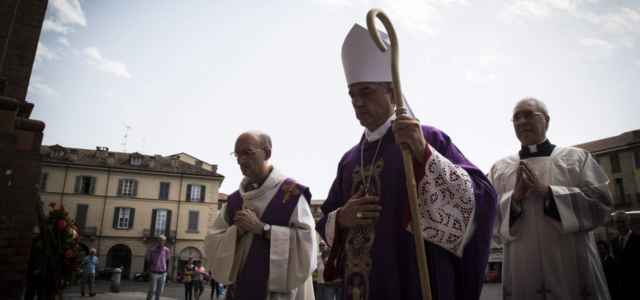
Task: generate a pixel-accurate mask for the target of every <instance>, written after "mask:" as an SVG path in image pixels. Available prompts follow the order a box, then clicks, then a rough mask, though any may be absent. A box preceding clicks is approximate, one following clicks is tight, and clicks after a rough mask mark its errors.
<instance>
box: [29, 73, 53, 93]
mask: <svg viewBox="0 0 640 300" xmlns="http://www.w3.org/2000/svg"><path fill="white" fill-rule="evenodd" d="M29 92H30V93H33V94H35V95H36V96H39V97H45V96H56V95H58V91H56V90H55V89H53V88H52V87H51V86H49V85H48V84H46V83H44V82H43V81H42V80H41V79H40V78H39V77H37V76H34V77H33V78H31V82H30V83H29Z"/></svg>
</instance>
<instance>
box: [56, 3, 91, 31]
mask: <svg viewBox="0 0 640 300" xmlns="http://www.w3.org/2000/svg"><path fill="white" fill-rule="evenodd" d="M50 3H51V4H52V5H53V8H54V12H55V14H56V16H57V19H58V20H59V21H60V22H61V23H63V24H72V25H79V26H82V27H85V26H87V19H86V18H85V16H84V11H83V10H82V6H81V5H80V1H79V0H53V1H51V2H50Z"/></svg>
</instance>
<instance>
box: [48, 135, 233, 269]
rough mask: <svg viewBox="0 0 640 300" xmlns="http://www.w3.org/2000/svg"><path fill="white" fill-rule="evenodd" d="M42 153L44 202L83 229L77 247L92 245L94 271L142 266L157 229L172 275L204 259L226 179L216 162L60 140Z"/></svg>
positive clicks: (139, 267) (89, 246) (142, 267)
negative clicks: (96, 262)
mask: <svg viewBox="0 0 640 300" xmlns="http://www.w3.org/2000/svg"><path fill="white" fill-rule="evenodd" d="M183 155H184V153H183ZM189 157H191V156H189ZM41 158H42V177H41V181H40V195H41V199H42V201H43V204H44V207H48V206H49V205H56V206H59V205H63V206H64V207H65V209H66V210H67V211H68V212H69V216H70V217H71V218H72V219H74V220H75V222H76V224H77V225H78V227H79V229H80V235H81V239H80V242H81V245H82V247H83V248H85V250H88V248H96V250H97V253H98V257H99V261H100V265H99V269H104V268H114V267H123V276H124V277H125V278H127V277H130V276H132V275H133V274H135V273H138V272H143V271H144V270H145V263H144V256H145V253H146V251H147V249H149V248H150V247H152V246H153V245H154V244H155V239H154V238H155V237H157V236H159V235H161V234H162V235H165V236H166V237H167V246H168V247H169V249H170V250H171V254H172V259H171V263H170V268H169V274H170V276H172V277H173V276H175V275H176V271H178V270H181V268H182V265H183V264H184V262H185V261H186V260H187V259H188V258H189V257H191V258H195V259H204V257H203V256H204V255H203V253H204V252H203V248H204V239H205V237H206V234H207V228H208V226H209V224H210V223H211V222H213V220H214V219H215V216H216V215H217V211H218V205H217V203H218V189H219V187H220V184H221V183H222V181H223V179H224V176H222V175H220V174H218V173H217V172H216V171H217V170H216V169H217V168H216V166H215V165H210V164H207V165H208V166H209V167H208V168H207V169H205V168H203V167H202V163H197V162H198V160H194V161H191V160H190V161H185V160H184V159H181V157H180V156H175V155H174V156H168V157H165V156H161V155H153V156H150V155H144V154H140V153H137V152H136V153H121V152H111V151H109V149H107V148H105V147H97V148H96V150H87V149H75V148H66V147H62V146H60V145H54V146H43V147H42V150H41Z"/></svg>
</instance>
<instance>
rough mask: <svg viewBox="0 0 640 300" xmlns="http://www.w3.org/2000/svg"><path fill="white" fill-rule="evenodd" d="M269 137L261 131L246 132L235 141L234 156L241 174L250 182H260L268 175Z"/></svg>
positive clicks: (270, 145) (270, 146)
mask: <svg viewBox="0 0 640 300" xmlns="http://www.w3.org/2000/svg"><path fill="white" fill-rule="evenodd" d="M271 148H272V144H271V137H269V135H268V134H266V133H264V132H261V131H256V130H253V131H247V132H245V133H242V134H241V135H240V136H238V139H236V144H235V149H234V154H235V156H236V159H237V161H238V165H240V170H241V171H242V174H243V175H244V176H246V177H248V178H249V179H251V180H256V181H257V180H260V179H262V178H263V177H264V176H266V174H268V173H269V164H268V162H267V161H268V160H269V159H270V158H271Z"/></svg>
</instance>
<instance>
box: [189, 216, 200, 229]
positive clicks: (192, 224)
mask: <svg viewBox="0 0 640 300" xmlns="http://www.w3.org/2000/svg"><path fill="white" fill-rule="evenodd" d="M199 213H200V212H198V211H190V212H189V230H191V231H195V230H198V216H199Z"/></svg>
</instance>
